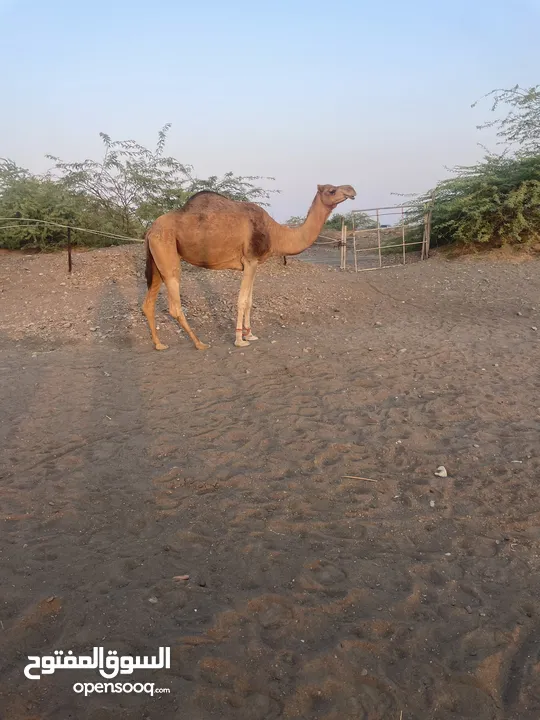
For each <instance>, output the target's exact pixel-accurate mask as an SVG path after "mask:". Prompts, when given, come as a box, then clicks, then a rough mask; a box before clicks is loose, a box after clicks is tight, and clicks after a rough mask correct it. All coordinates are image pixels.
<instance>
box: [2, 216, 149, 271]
mask: <svg viewBox="0 0 540 720" xmlns="http://www.w3.org/2000/svg"><path fill="white" fill-rule="evenodd" d="M15 220H16V221H17V222H18V224H17V225H0V230H9V229H13V228H18V227H20V223H23V222H29V223H35V224H39V225H49V226H51V227H57V228H64V229H65V230H66V236H67V255H68V272H71V271H72V269H73V258H72V252H71V251H72V248H73V244H72V242H71V233H72V231H73V230H78V231H80V232H84V233H90V234H91V235H100V236H101V237H108V238H111V239H112V240H125V241H126V242H138V243H143V242H144V238H133V237H128V236H127V235H117V234H116V233H109V232H104V231H103V230H90V229H89V228H83V227H77V226H76V225H63V224H62V223H57V222H53V221H52V220H36V219H35V218H23V217H0V222H14V221H15Z"/></svg>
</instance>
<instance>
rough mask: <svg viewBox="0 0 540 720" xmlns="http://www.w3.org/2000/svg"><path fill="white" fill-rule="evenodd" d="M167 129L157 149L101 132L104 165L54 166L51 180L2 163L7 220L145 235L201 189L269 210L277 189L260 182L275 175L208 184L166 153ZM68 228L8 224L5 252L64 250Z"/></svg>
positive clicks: (97, 240) (2, 230)
mask: <svg viewBox="0 0 540 720" xmlns="http://www.w3.org/2000/svg"><path fill="white" fill-rule="evenodd" d="M169 128H170V125H165V126H164V127H163V128H162V129H161V130H160V131H159V133H158V139H157V143H156V146H155V148H154V149H152V150H149V149H147V148H145V147H144V146H142V145H140V144H139V143H137V142H135V141H134V140H112V139H111V138H110V137H109V136H108V135H106V134H105V133H100V137H101V139H102V141H103V145H104V152H103V156H102V158H101V159H100V160H92V159H86V160H83V161H82V162H65V161H63V160H61V159H60V158H58V157H54V156H51V155H47V157H48V158H49V159H50V160H52V161H53V163H54V166H53V168H52V170H51V171H50V172H48V173H46V174H45V175H33V174H32V173H30V172H29V171H28V170H26V169H24V168H20V167H18V166H17V165H16V164H15V163H14V162H13V161H12V160H8V159H3V160H2V159H0V217H3V218H8V217H15V216H16V214H19V215H20V216H21V217H26V218H32V219H35V220H44V221H48V222H49V223H58V224H60V225H71V226H77V227H83V228H88V229H89V230H99V231H101V232H107V233H112V234H113V235H122V236H125V237H131V238H139V237H141V236H142V235H143V233H144V232H145V230H146V229H147V228H148V226H149V225H150V224H151V223H152V222H153V220H155V219H156V218H157V217H158V216H159V215H161V214H162V213H164V212H167V211H169V210H173V209H176V208H179V207H181V206H182V205H183V204H184V203H185V202H186V200H188V199H189V197H191V195H193V194H194V193H196V192H198V191H199V190H214V191H216V192H220V193H222V194H223V195H226V196H227V197H230V198H231V199H234V200H249V201H251V202H256V203H258V204H259V205H267V204H268V199H269V198H270V197H271V194H272V193H274V192H279V191H277V190H273V189H270V190H269V189H266V188H264V187H259V186H258V185H257V182H259V181H263V180H264V181H266V180H273V178H263V177H251V176H247V177H244V176H235V175H234V174H233V173H232V172H228V173H226V174H225V175H224V176H223V177H222V178H219V177H218V176H212V177H210V178H208V179H206V180H201V179H197V178H195V177H194V176H193V168H192V167H191V166H189V165H184V164H182V163H181V162H179V161H178V160H176V159H175V158H174V157H171V156H167V155H166V154H165V145H166V141H167V133H168V131H169ZM73 240H74V242H75V243H79V244H84V245H96V244H98V245H104V244H116V243H118V240H115V239H114V238H113V239H110V240H107V239H105V238H104V236H96V235H91V234H89V233H83V232H79V231H77V232H76V233H73ZM65 241H66V230H65V229H62V228H56V227H55V226H53V225H46V224H38V223H26V222H22V221H19V222H15V221H6V220H0V247H7V248H21V247H37V248H40V249H47V248H53V247H55V246H61V245H63V244H64V243H65Z"/></svg>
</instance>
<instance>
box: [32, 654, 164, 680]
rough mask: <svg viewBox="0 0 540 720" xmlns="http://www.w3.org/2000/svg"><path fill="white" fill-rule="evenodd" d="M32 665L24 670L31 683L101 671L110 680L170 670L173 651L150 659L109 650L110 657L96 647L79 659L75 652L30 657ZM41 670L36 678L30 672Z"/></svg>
mask: <svg viewBox="0 0 540 720" xmlns="http://www.w3.org/2000/svg"><path fill="white" fill-rule="evenodd" d="M28 659H29V660H30V663H29V664H28V665H27V666H26V667H25V668H24V674H25V675H26V677H27V678H28V679H29V680H39V679H40V677H41V675H52V674H53V673H55V672H56V671H57V670H99V672H100V674H101V675H102V676H103V677H104V678H107V680H110V679H111V678H114V677H116V676H117V675H118V674H119V673H120V675H131V674H132V673H133V671H134V670H161V669H162V668H165V669H167V670H169V669H170V667H171V648H168V647H167V648H163V647H160V648H159V654H158V657H157V658H156V657H152V658H149V657H148V656H147V655H145V656H144V657H140V656H139V655H137V656H136V657H133V656H132V655H120V656H119V655H118V652H117V651H116V650H109V651H108V652H107V657H105V652H104V650H103V648H102V647H95V648H94V650H93V653H92V655H79V657H76V656H75V655H74V654H73V651H72V650H69V651H68V652H67V653H66V655H64V651H63V650H55V651H54V654H53V655H45V656H44V657H39V656H38V655H29V656H28ZM32 670H38V671H39V673H40V674H37V675H34V674H33V673H32V672H31V671H32Z"/></svg>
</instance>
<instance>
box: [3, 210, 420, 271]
mask: <svg viewBox="0 0 540 720" xmlns="http://www.w3.org/2000/svg"><path fill="white" fill-rule="evenodd" d="M357 215H358V216H361V217H362V218H363V219H364V221H365V219H366V218H367V219H368V220H371V222H372V223H373V226H372V227H367V228H366V227H362V228H360V227H358V228H355V216H357ZM431 215H432V203H430V204H429V205H427V206H426V209H425V213H424V216H423V219H422V221H420V222H418V221H417V222H407V219H406V215H405V208H404V207H403V206H402V205H394V206H390V207H380V208H367V209H364V210H353V211H352V212H351V216H352V228H351V229H350V231H349V228H348V226H347V225H346V224H345V222H343V223H342V225H341V235H340V238H339V239H338V238H336V237H331V236H330V235H325V234H320V235H319V236H318V238H317V240H316V242H315V244H316V245H334V246H336V247H339V248H340V268H341V269H342V270H346V269H347V254H348V240H349V239H351V240H352V252H353V259H354V269H355V272H362V271H364V270H377V269H382V268H384V267H393V266H394V264H388V265H383V256H385V257H386V256H387V255H388V253H393V254H395V251H396V250H397V249H400V250H401V255H402V263H401V264H403V265H405V264H406V262H407V248H409V247H417V248H418V247H420V259H421V260H425V259H427V258H428V257H429V249H430V236H431ZM395 216H398V222H397V223H395V222H394V223H389V224H383V223H381V218H382V217H395ZM0 222H9V223H17V224H15V225H0V230H9V229H13V228H17V227H20V223H35V224H42V225H48V226H51V227H56V228H63V229H65V230H66V235H67V255H68V271H69V272H71V271H72V268H73V259H72V247H73V244H72V239H71V233H72V231H74V230H75V231H79V232H84V233H90V234H94V235H99V236H101V237H108V238H111V239H113V240H124V241H125V242H127V243H132V242H137V243H144V238H134V237H129V236H127V235H119V234H117V233H110V232H105V231H103V230H90V229H89V228H83V227H78V226H76V225H64V224H62V223H57V222H53V221H51V220H37V219H35V218H23V217H0ZM411 230H412V231H413V233H412V237H415V236H417V237H418V236H419V234H420V230H421V231H422V239H421V240H408V239H407V234H408V233H411ZM370 234H376V238H377V244H376V245H368V246H364V247H359V245H361V243H360V239H362V240H365V239H366V236H368V237H369V236H370ZM360 235H362V238H360ZM385 237H386V238H390V240H392V239H394V240H395V239H398V238H399V239H400V242H392V241H390V242H388V241H385ZM361 253H366V254H369V253H371V254H372V255H373V254H375V255H376V257H378V265H377V266H375V267H369V268H359V267H358V256H359V255H360V254H361ZM284 262H285V264H286V259H285V258H284Z"/></svg>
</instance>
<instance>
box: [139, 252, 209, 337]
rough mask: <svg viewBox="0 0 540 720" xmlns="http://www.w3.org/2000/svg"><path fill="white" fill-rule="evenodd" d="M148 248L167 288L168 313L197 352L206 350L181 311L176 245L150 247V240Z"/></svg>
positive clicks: (178, 258)
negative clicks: (187, 336) (189, 339)
mask: <svg viewBox="0 0 540 720" xmlns="http://www.w3.org/2000/svg"><path fill="white" fill-rule="evenodd" d="M150 248H151V250H152V256H153V258H154V261H155V263H156V266H157V268H158V270H159V272H160V273H161V277H162V278H163V282H164V283H165V287H166V288H167V296H168V301H169V313H170V314H171V315H172V317H173V318H174V319H175V320H177V321H178V322H179V323H180V325H181V326H182V329H183V330H184V331H185V332H186V333H187V334H188V335H189V337H190V338H191V340H192V342H193V344H194V345H195V347H196V348H197V350H206V349H207V348H209V347H210V346H209V345H207V344H206V343H203V342H201V341H200V340H199V338H198V337H197V336H196V335H195V333H194V332H193V330H192V329H191V328H190V327H189V324H188V321H187V320H186V316H185V315H184V312H183V310H182V303H181V302H180V256H179V255H178V252H177V250H176V243H175V242H169V243H162V242H159V243H155V245H152V241H151V240H150Z"/></svg>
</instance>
